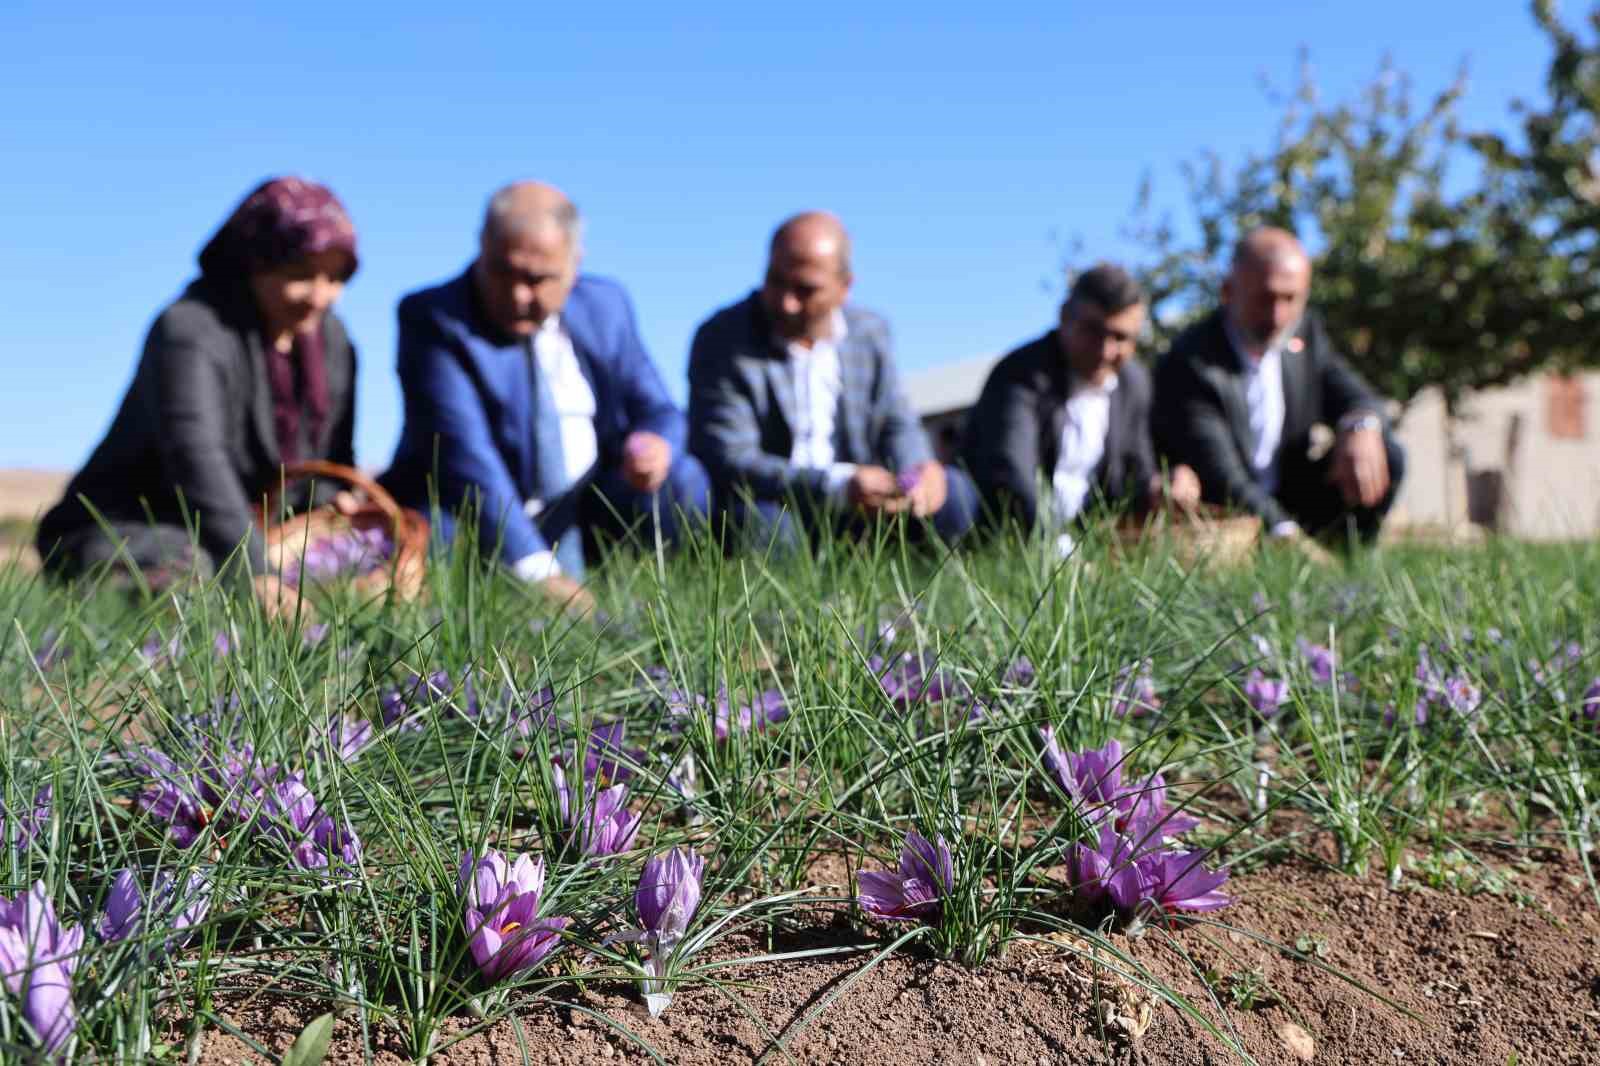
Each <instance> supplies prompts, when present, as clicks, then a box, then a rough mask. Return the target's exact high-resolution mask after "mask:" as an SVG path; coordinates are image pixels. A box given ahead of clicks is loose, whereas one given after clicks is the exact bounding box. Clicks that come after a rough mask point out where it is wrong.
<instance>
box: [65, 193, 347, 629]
mask: <svg viewBox="0 0 1600 1066" xmlns="http://www.w3.org/2000/svg"><path fill="white" fill-rule="evenodd" d="M357 265H358V258H357V255H356V233H355V228H354V227H353V226H352V225H351V223H350V218H349V215H347V214H346V213H345V209H344V206H343V205H342V204H341V203H340V202H339V200H338V198H337V197H336V196H334V194H333V192H332V191H331V190H330V189H328V188H327V187H326V186H323V185H318V184H316V183H315V182H310V181H306V180H304V179H301V178H295V177H283V178H274V179H272V180H270V181H267V182H265V183H263V184H262V185H261V186H260V187H258V188H257V189H255V191H253V192H252V193H250V195H249V196H247V197H245V199H244V202H243V203H241V204H240V205H239V206H238V208H236V209H235V210H234V212H233V214H232V215H231V216H230V217H229V218H228V220H227V221H226V222H224V223H223V225H222V228H221V229H219V230H218V231H217V233H216V235H215V236H213V237H212V238H211V240H210V241H209V242H208V243H207V244H206V246H205V248H204V249H202V250H201V252H200V276H199V278H197V279H196V280H195V281H193V282H191V283H190V284H189V286H188V288H186V289H185V290H184V292H183V295H182V296H180V297H179V298H178V299H177V300H176V301H175V302H173V303H172V304H170V305H169V306H168V307H167V308H166V309H164V310H163V311H162V312H161V314H160V316H159V317H158V318H157V319H156V321H155V324H154V325H153V326H151V328H150V333H149V335H148V336H147V337H146V338H145V344H144V352H143V354H142V355H141V356H140V359H139V365H138V368H137V369H136V370H135V372H134V376H133V382H132V384H131V385H129V386H128V391H127V394H126V395H125V396H124V397H123V400H122V406H121V408H120V409H119V410H118V412H117V416H116V418H115V420H114V421H113V422H112V423H111V428H110V429H109V430H108V431H107V432H106V435H105V439H103V440H102V441H101V442H100V445H99V447H97V448H96V449H95V450H94V453H93V454H92V455H91V456H90V457H89V461H88V463H87V464H86V465H85V466H84V468H83V469H82V470H81V471H79V472H78V475H77V476H76V477H74V478H73V479H72V482H71V484H69V485H68V486H67V491H66V494H65V497H64V498H63V499H62V501H61V502H60V503H58V504H57V505H56V506H55V507H54V508H53V509H52V510H51V511H50V512H49V513H48V514H46V515H45V517H44V520H43V521H42V522H41V523H40V526H39V534H38V546H39V554H40V555H41V556H42V557H43V558H44V560H45V567H46V569H47V571H49V572H50V573H52V574H54V575H56V576H59V577H63V578H71V577H75V576H78V575H80V574H83V573H85V572H87V571H91V570H94V569H95V568H97V567H101V566H109V567H110V568H112V569H113V570H123V571H127V570H133V569H136V570H138V571H140V572H141V574H142V577H143V581H144V583H146V584H149V585H153V586H157V587H159V586H163V585H165V584H168V583H170V582H171V581H172V580H174V579H175V578H177V577H179V576H181V575H183V574H185V573H189V572H197V573H199V574H201V575H206V574H209V573H212V572H215V571H218V570H221V571H222V572H224V573H225V574H226V575H228V576H229V577H231V578H234V579H236V580H239V581H243V580H245V579H249V580H250V581H251V582H252V583H253V585H254V591H255V592H256V594H257V595H258V596H259V597H260V598H261V599H262V601H263V603H265V604H266V605H267V606H268V608H269V609H271V610H274V611H281V610H283V609H285V608H286V607H288V608H291V609H292V607H293V606H294V605H295V602H296V600H295V596H294V594H293V592H292V591H291V590H288V589H285V588H284V587H282V585H281V584H280V583H279V582H278V580H277V578H276V577H275V576H274V575H273V574H272V573H271V572H270V570H269V568H268V565H267V558H266V551H265V545H264V543H263V540H262V531H261V529H260V528H259V526H258V523H257V516H256V510H255V505H256V504H259V503H260V502H261V501H262V500H263V498H264V497H265V496H267V495H268V494H269V493H271V492H273V491H274V490H275V489H277V487H278V485H279V483H280V480H281V478H280V471H281V468H282V466H283V465H284V464H286V463H292V462H296V461H298V460H303V459H330V460H332V461H334V462H337V463H345V464H351V463H353V462H354V455H353V431H354V423H355V419H354V412H355V351H354V349H353V348H352V346H351V344H350V340H349V338H348V337H347V336H346V334H345V329H344V324H343V323H342V322H340V321H339V318H338V316H336V315H335V314H333V313H332V310H331V308H332V306H333V304H334V301H336V300H337V299H338V298H339V294H340V292H341V291H342V290H343V288H344V285H345V282H347V281H348V280H349V279H350V277H351V275H353V274H354V273H355V271H356V267H357ZM315 493H316V495H317V496H318V497H319V498H317V499H312V498H311V491H310V490H307V489H306V488H304V487H301V488H299V489H296V488H295V487H294V486H291V487H290V492H289V495H288V498H287V500H286V502H287V503H288V505H289V506H291V507H294V506H296V505H298V506H308V505H311V504H314V503H319V502H322V498H326V497H331V496H332V491H331V490H329V489H326V488H323V487H321V486H318V487H317V488H316V489H315ZM191 529H193V530H194V534H195V535H194V536H191V532H190V530H191Z"/></svg>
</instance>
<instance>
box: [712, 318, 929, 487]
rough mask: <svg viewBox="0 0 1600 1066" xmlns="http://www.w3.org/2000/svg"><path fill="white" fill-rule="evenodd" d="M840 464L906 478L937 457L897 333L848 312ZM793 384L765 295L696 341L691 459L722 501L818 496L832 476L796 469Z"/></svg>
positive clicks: (717, 321) (838, 431) (837, 426)
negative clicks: (899, 365)
mask: <svg viewBox="0 0 1600 1066" xmlns="http://www.w3.org/2000/svg"><path fill="white" fill-rule="evenodd" d="M844 319H845V328H846V336H845V339H844V343H843V344H841V345H840V350H839V377H840V383H841V387H840V390H839V392H840V395H839V412H838V417H837V419H836V420H835V423H834V455H835V458H836V459H837V460H838V461H839V462H841V463H872V464H876V465H879V466H884V467H887V468H889V469H890V470H895V471H900V470H904V469H906V468H908V467H912V466H915V465H917V464H918V463H922V462H926V461H927V460H929V459H931V458H932V457H933V452H932V449H931V448H929V446H928V437H927V434H926V433H925V432H924V431H923V429H922V423H921V421H920V420H919V419H918V418H917V416H916V413H915V412H914V411H912V409H911V405H910V403H909V402H907V400H906V397H905V394H904V392H902V391H901V388H900V377H899V374H898V372H897V371H896V369H895V365H894V351H893V348H892V346H891V344H890V341H889V328H888V326H887V325H886V324H885V323H884V321H883V319H882V318H880V317H878V316H877V315H875V314H873V313H872V312H871V311H866V310H863V309H862V308H859V307H854V306H846V307H845V308H844ZM794 412H795V392H794V375H793V371H792V370H791V368H790V366H789V357H788V353H787V352H785V351H784V349H783V348H782V346H780V345H779V344H778V343H777V342H776V341H775V340H774V339H773V335H772V326H771V323H770V322H769V321H768V319H767V316H766V314H765V312H764V311H763V310H762V308H761V302H760V299H759V298H758V294H756V293H751V294H750V295H749V296H748V297H746V298H745V299H743V300H741V301H739V302H738V303H736V304H733V305H731V306H729V307H724V308H723V309H722V310H720V311H718V312H717V313H716V314H714V315H712V316H711V317H710V318H709V319H707V320H706V321H705V322H703V323H701V325H700V328H699V330H698V331H696V333H695V335H694V343H693V345H692V346H691V348H690V351H689V450H690V451H691V452H693V453H694V454H695V455H696V456H697V457H698V458H699V459H700V462H701V463H703V464H704V465H705V468H706V473H707V474H709V475H710V477H711V482H712V485H713V486H714V487H715V488H716V489H717V491H719V492H724V493H726V492H729V491H738V490H740V489H744V490H746V491H749V492H750V493H751V494H752V495H753V496H755V497H756V498H758V499H777V498H779V497H782V496H785V495H787V494H789V493H791V492H799V493H804V494H808V495H820V494H822V493H823V492H824V491H825V481H826V475H825V474H824V473H823V472H822V471H818V470H802V469H800V468H798V467H796V466H795V465H794V464H793V463H791V462H790V461H789V456H790V455H791V454H793V451H794V425H795V413H794Z"/></svg>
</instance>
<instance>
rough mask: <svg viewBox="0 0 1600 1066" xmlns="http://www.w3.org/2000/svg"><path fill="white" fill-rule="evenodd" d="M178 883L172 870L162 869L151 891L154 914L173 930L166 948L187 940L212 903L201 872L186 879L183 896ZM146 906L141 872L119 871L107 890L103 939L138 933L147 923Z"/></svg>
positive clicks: (161, 922)
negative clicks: (145, 918)
mask: <svg viewBox="0 0 1600 1066" xmlns="http://www.w3.org/2000/svg"><path fill="white" fill-rule="evenodd" d="M175 885H176V880H175V879H174V878H173V876H172V874H170V873H168V872H166V871H165V870H163V871H162V872H160V873H158V874H157V875H156V879H155V881H154V882H153V883H152V885H151V891H150V904H149V911H150V914H151V916H152V917H154V918H155V919H156V921H157V922H158V923H160V924H165V925H167V926H169V927H170V928H171V930H172V933H173V935H172V936H171V937H169V938H168V939H167V942H166V948H167V950H171V949H173V948H175V947H179V946H181V945H182V944H183V943H184V942H186V941H187V940H188V939H189V931H191V930H192V929H193V928H194V927H195V926H197V925H199V924H200V923H201V922H203V921H205V917H206V913H207V911H208V910H209V909H210V907H211V901H210V900H209V899H208V898H207V894H206V893H207V887H208V886H207V885H206V882H205V879H204V878H202V877H201V876H200V875H199V874H191V875H190V876H189V877H188V879H187V880H186V881H185V882H184V893H183V898H181V899H180V898H179V897H178V894H177V892H176V890H175ZM145 909H146V908H145V897H144V892H143V891H142V890H141V889H140V887H139V879H138V876H137V875H136V874H135V873H134V871H133V870H131V869H124V870H122V871H120V872H119V873H118V874H117V876H116V879H115V880H113V881H112V882H111V890H110V891H109V892H108V893H107V894H106V904H105V913H104V914H103V915H101V917H100V926H99V933H100V939H101V940H102V941H104V942H106V943H108V944H110V943H115V942H117V941H119V940H126V939H127V938H128V937H130V936H135V935H137V934H138V933H139V932H140V930H141V928H142V927H143V924H144V917H145ZM180 934H181V935H180Z"/></svg>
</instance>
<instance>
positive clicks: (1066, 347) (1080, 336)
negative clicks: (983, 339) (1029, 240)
mask: <svg viewBox="0 0 1600 1066" xmlns="http://www.w3.org/2000/svg"><path fill="white" fill-rule="evenodd" d="M1144 325H1145V295H1144V290H1143V289H1141V288H1140V286H1139V283H1138V282H1137V281H1135V280H1134V278H1133V276H1132V275H1130V274H1129V273H1128V272H1127V271H1126V270H1124V269H1123V268H1122V267H1120V266H1117V265H1116V264H1114V263H1101V264H1098V265H1097V266H1094V267H1091V268H1090V269H1088V270H1086V271H1084V272H1083V273H1082V274H1080V275H1079V276H1078V278H1077V279H1076V280H1075V281H1074V282H1073V285H1072V289H1071V291H1070V292H1069V293H1068V294H1067V298H1066V300H1065V301H1063V303H1062V305H1061V316H1060V321H1059V323H1058V324H1057V326H1056V327H1055V328H1054V329H1052V330H1050V331H1049V332H1048V333H1046V334H1044V336H1042V337H1039V338H1037V339H1035V340H1033V341H1030V342H1029V343H1027V344H1025V345H1023V346H1022V347H1020V348H1017V349H1016V350H1015V351H1012V352H1010V353H1008V354H1007V355H1005V356H1004V357H1002V358H1001V360H1000V361H999V363H997V364H996V365H995V367H994V369H993V370H992V371H990V373H989V379H988V381H986V382H985V383H984V386H983V392H982V393H981V394H980V396H979V397H978V402H977V405H976V406H975V407H973V409H972V412H971V414H970V415H969V416H968V419H967V432H966V440H965V443H964V445H963V448H962V458H963V460H964V461H965V463H966V466H967V469H968V470H969V471H970V472H971V474H972V478H973V480H974V481H975V482H976V483H977V486H978V490H979V493H980V494H981V496H982V498H983V503H984V510H985V519H986V521H988V522H991V523H993V524H995V525H1003V524H1004V523H1005V522H1006V521H1014V522H1016V523H1017V524H1018V525H1019V526H1020V527H1021V528H1022V529H1023V530H1032V529H1034V528H1035V527H1044V528H1047V529H1050V530H1053V531H1054V533H1055V536H1056V543H1057V545H1058V547H1059V548H1060V549H1061V552H1062V554H1067V553H1070V552H1071V550H1072V548H1073V546H1074V542H1073V538H1072V534H1071V533H1070V532H1068V531H1067V527H1069V526H1071V525H1072V524H1074V523H1075V522H1077V521H1078V519H1079V518H1080V517H1081V516H1082V515H1083V514H1084V513H1085V512H1086V511H1087V510H1088V509H1089V508H1090V507H1091V505H1093V504H1094V503H1096V502H1102V503H1105V504H1109V505H1111V506H1114V507H1116V506H1122V507H1128V508H1131V509H1132V510H1134V511H1135V512H1139V513H1142V512H1145V511H1148V510H1150V509H1151V508H1154V507H1158V506H1161V505H1163V504H1168V503H1170V504H1172V505H1173V506H1176V507H1180V508H1189V509H1192V508H1193V507H1194V506H1195V505H1196V504H1198V503H1199V502H1200V481H1199V479H1198V478H1196V477H1195V474H1194V471H1193V470H1191V469H1189V468H1188V467H1187V466H1183V465H1181V464H1180V465H1178V466H1176V467H1174V468H1173V469H1172V471H1171V476H1170V479H1169V478H1168V477H1165V476H1163V474H1162V472H1161V471H1160V470H1159V469H1158V468H1157V466H1156V458H1155V450H1154V446H1153V445H1152V443H1151V436H1150V404H1151V395H1150V375H1149V373H1148V372H1147V371H1146V370H1145V368H1144V367H1143V366H1141V365H1140V364H1139V363H1138V362H1137V361H1135V360H1134V358H1133V354H1134V350H1135V349H1136V348H1137V346H1138V342H1139V335H1140V333H1141V332H1142V331H1143V330H1144Z"/></svg>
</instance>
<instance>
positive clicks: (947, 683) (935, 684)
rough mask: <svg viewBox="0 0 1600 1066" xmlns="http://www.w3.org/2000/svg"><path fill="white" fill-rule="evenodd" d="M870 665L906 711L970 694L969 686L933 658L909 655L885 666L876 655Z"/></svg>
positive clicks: (898, 656)
mask: <svg viewBox="0 0 1600 1066" xmlns="http://www.w3.org/2000/svg"><path fill="white" fill-rule="evenodd" d="M867 665H868V666H869V667H870V668H871V669H872V672H873V674H874V675H875V676H876V677H877V678H878V683H879V684H881V685H882V686H883V691H884V692H885V693H886V694H887V695H888V697H889V699H890V700H891V701H892V702H893V703H894V705H895V706H896V707H899V708H900V709H901V710H903V711H904V710H910V709H911V708H912V707H913V706H915V705H917V704H919V703H938V702H939V701H941V700H944V699H948V698H950V697H960V696H964V695H966V694H967V693H966V686H964V685H963V684H962V683H961V681H960V680H959V679H958V678H956V677H955V676H954V675H952V674H950V673H949V672H947V671H944V670H939V669H937V668H935V667H934V665H933V661H932V659H931V658H925V657H922V656H918V655H913V654H911V653H910V652H905V653H903V654H901V655H897V656H896V657H895V658H894V659H893V660H891V661H889V662H888V663H885V662H884V660H883V659H882V658H880V657H879V656H876V655H874V656H873V657H872V658H871V659H869V660H868V661H867Z"/></svg>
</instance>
